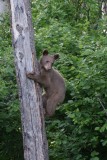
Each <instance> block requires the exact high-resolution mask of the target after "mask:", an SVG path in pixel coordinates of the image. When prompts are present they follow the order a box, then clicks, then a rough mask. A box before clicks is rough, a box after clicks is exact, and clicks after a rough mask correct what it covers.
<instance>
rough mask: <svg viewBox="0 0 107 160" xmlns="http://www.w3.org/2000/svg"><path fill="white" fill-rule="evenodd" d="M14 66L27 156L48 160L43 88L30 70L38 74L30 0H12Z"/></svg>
mask: <svg viewBox="0 0 107 160" xmlns="http://www.w3.org/2000/svg"><path fill="white" fill-rule="evenodd" d="M10 5H11V13H12V17H11V19H12V34H13V47H14V55H15V67H16V74H17V82H18V86H19V97H20V102H21V107H20V108H21V121H22V132H23V148H24V159H25V160H48V144H47V139H46V134H45V124H44V115H43V108H42V99H41V89H40V87H39V85H38V84H35V83H34V81H33V80H30V79H28V78H27V77H26V73H27V72H33V71H34V70H35V72H36V73H37V74H39V70H38V63H37V60H36V58H35V47H34V34H33V28H32V22H31V11H30V2H29V0H10Z"/></svg>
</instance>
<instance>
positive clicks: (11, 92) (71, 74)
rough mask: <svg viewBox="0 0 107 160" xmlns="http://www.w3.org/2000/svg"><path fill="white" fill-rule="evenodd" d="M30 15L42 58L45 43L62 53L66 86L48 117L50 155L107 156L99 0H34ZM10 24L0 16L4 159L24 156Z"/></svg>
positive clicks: (79, 159) (64, 158)
mask: <svg viewBox="0 0 107 160" xmlns="http://www.w3.org/2000/svg"><path fill="white" fill-rule="evenodd" d="M32 18H33V24H34V29H35V43H36V50H37V54H38V57H39V56H40V55H41V52H42V50H43V49H44V48H48V50H49V52H52V53H53V52H57V53H59V54H60V59H59V61H58V62H56V64H55V68H57V69H58V70H59V71H60V72H61V73H62V74H63V76H64V78H65V82H66V88H67V91H66V98H65V101H64V103H63V104H62V105H60V106H59V108H58V109H57V111H56V114H55V116H54V117H53V118H50V119H46V130H47V136H48V141H49V155H50V159H51V160H70V159H72V160H106V159H107V155H106V150H107V134H106V133H107V108H106V105H107V83H106V79H107V76H106V73H107V64H106V61H107V54H106V52H107V47H106V45H107V35H106V17H105V18H103V19H102V15H101V1H96V0H66V1H62V0H60V1H57V0H54V1H53V0H43V1H39V0H36V1H35V0H32ZM2 21H3V22H2ZM9 25H10V24H9V22H8V19H7V18H5V21H4V19H3V20H2V19H1V24H0V35H1V38H0V42H1V47H0V64H1V68H0V73H1V77H0V84H1V89H0V90H1V92H0V105H1V113H0V125H1V132H0V133H1V136H0V137H1V145H0V150H1V151H0V155H1V157H0V159H2V160H3V159H5V160H10V159H11V160H13V159H17V160H18V159H20V160H21V159H23V156H22V139H21V129H20V128H21V127H20V114H19V102H18V95H17V94H18V91H17V86H16V80H15V72H14V65H13V64H14V62H13V55H12V49H11V34H10V29H9ZM5 53H6V54H5ZM13 136H14V139H13ZM17 142H18V143H17ZM19 142H20V143H19ZM13 151H14V152H13ZM16 157H17V158H16Z"/></svg>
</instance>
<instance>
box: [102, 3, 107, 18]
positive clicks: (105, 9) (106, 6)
mask: <svg viewBox="0 0 107 160" xmlns="http://www.w3.org/2000/svg"><path fill="white" fill-rule="evenodd" d="M105 15H106V16H107V1H106V0H103V1H102V18H103V16H105Z"/></svg>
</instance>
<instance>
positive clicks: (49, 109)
mask: <svg viewBox="0 0 107 160" xmlns="http://www.w3.org/2000/svg"><path fill="white" fill-rule="evenodd" d="M58 58H59V55H58V54H55V55H48V51H47V50H45V51H44V52H43V56H42V58H41V60H40V75H38V76H37V75H35V73H28V74H27V77H28V78H30V79H33V80H34V81H36V82H38V83H40V84H42V86H43V88H44V90H45V94H44V95H43V107H44V108H45V110H46V115H47V116H52V115H53V114H54V112H55V109H56V107H57V105H58V104H59V103H61V102H63V100H64V98H65V83H64V79H63V78H62V76H61V75H60V73H59V72H58V71H57V70H55V69H53V68H52V65H53V63H54V61H55V60H56V59H58Z"/></svg>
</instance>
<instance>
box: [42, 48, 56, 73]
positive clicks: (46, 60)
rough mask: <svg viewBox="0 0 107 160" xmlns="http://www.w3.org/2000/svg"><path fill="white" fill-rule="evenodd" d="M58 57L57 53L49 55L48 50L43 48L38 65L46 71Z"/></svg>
mask: <svg viewBox="0 0 107 160" xmlns="http://www.w3.org/2000/svg"><path fill="white" fill-rule="evenodd" d="M58 58H59V54H55V55H49V54H48V51H47V50H44V51H43V55H42V57H41V59H40V65H41V67H42V68H44V69H45V70H46V71H49V70H51V68H52V65H53V63H54V61H55V60H57V59H58Z"/></svg>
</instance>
